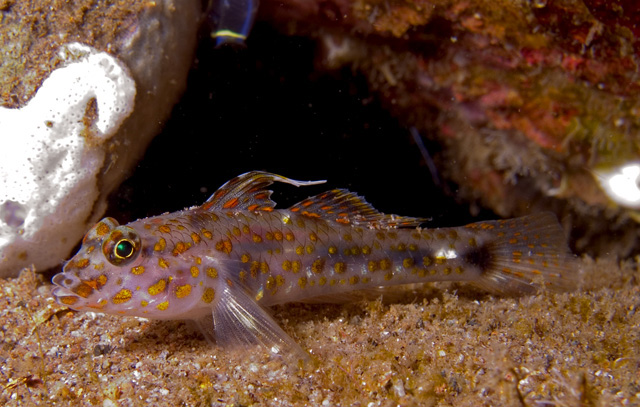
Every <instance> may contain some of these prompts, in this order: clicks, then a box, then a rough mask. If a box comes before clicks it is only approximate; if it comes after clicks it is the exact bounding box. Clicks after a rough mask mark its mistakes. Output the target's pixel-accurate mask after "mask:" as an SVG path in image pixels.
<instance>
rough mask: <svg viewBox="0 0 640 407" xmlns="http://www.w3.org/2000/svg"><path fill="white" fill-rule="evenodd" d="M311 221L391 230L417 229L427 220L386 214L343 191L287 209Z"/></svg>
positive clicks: (321, 196)
mask: <svg viewBox="0 0 640 407" xmlns="http://www.w3.org/2000/svg"><path fill="white" fill-rule="evenodd" d="M289 210H290V211H291V212H297V213H300V214H302V215H304V216H308V217H311V218H321V219H328V220H333V221H336V222H338V223H342V224H346V225H357V226H365V227H369V228H372V229H379V228H390V227H417V226H419V225H420V224H421V223H424V222H427V221H428V220H429V219H425V218H412V217H408V216H398V215H387V214H384V213H382V212H380V211H378V210H377V209H375V208H374V207H373V206H371V204H370V203H369V202H367V201H365V199H364V198H363V197H361V196H359V195H357V194H355V193H353V192H350V191H348V190H346V189H332V190H331V191H326V192H323V193H321V194H318V195H315V196H312V197H310V198H307V199H305V200H303V201H300V202H298V203H297V204H295V205H293V206H292V207H291V208H289Z"/></svg>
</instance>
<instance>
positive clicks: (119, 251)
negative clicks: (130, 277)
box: [113, 239, 134, 259]
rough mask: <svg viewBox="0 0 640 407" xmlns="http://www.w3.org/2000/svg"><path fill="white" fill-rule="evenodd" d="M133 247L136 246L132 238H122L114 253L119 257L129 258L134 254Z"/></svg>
mask: <svg viewBox="0 0 640 407" xmlns="http://www.w3.org/2000/svg"><path fill="white" fill-rule="evenodd" d="M133 249H134V246H133V242H132V241H131V240H126V239H122V240H121V241H119V242H118V244H116V247H115V248H114V250H113V254H115V256H116V258H118V259H127V258H129V257H131V255H132V254H133Z"/></svg>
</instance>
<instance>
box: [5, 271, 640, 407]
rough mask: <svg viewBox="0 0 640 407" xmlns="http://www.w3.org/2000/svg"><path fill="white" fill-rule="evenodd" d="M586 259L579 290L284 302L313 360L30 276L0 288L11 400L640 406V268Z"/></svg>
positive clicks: (432, 291)
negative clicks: (69, 302)
mask: <svg viewBox="0 0 640 407" xmlns="http://www.w3.org/2000/svg"><path fill="white" fill-rule="evenodd" d="M579 265H580V267H581V268H582V278H581V280H582V281H583V283H582V288H581V289H580V290H579V291H577V292H574V293H562V294H556V293H548V292H543V293H541V294H539V295H536V296H527V297H516V298H500V297H494V296H491V295H488V294H486V293H483V292H480V291H478V290H475V289H473V288H470V287H468V286H464V285H456V284H436V285H430V286H427V287H424V288H423V289H422V290H421V291H420V292H417V291H415V287H414V290H413V291H407V292H405V293H404V295H403V296H402V297H400V296H399V295H398V293H397V292H396V293H394V295H393V296H391V298H387V299H377V300H360V301H357V302H355V303H351V304H290V305H287V306H280V307H277V308H275V309H274V314H275V317H276V319H277V320H278V321H279V322H280V323H281V325H282V326H283V327H284V329H285V330H286V331H287V332H288V333H289V334H290V335H292V336H293V337H294V338H295V339H296V340H297V341H298V342H299V343H300V344H301V345H302V347H303V348H304V349H306V350H307V351H308V352H309V353H310V354H311V362H309V363H307V364H306V365H304V366H291V365H287V364H285V363H284V362H283V361H282V360H281V359H279V358H274V357H273V356H269V355H268V354H266V353H265V352H264V351H263V350H262V349H221V348H219V347H217V346H215V345H210V344H209V343H207V342H206V341H205V340H204V339H203V337H202V336H201V335H200V334H199V333H198V332H197V331H195V330H193V329H192V328H191V326H190V325H189V324H187V323H185V322H182V321H168V322H167V321H163V322H160V321H149V320H145V319H139V318H132V317H117V316H111V315H102V314H93V313H78V312H74V311H70V310H69V309H67V308H66V307H63V306H61V305H58V304H56V303H55V302H54V300H53V298H51V296H50V294H49V293H50V288H51V286H50V283H49V282H48V281H44V280H45V279H44V278H43V277H42V276H41V275H40V274H37V273H35V272H34V271H33V270H24V271H23V272H22V273H21V275H20V276H19V277H18V278H15V279H8V280H0V288H1V291H0V292H1V294H0V323H1V326H2V329H1V330H0V340H1V343H2V347H1V348H0V360H1V361H2V365H1V368H0V371H1V374H2V379H1V385H2V389H0V405H6V406H24V405H64V406H68V405H87V406H89V405H98V406H100V405H101V406H149V405H154V406H227V405H228V406H253V405H255V406H261V405H264V406H271V405H278V406H290V405H301V406H302V405H323V406H334V405H340V406H393V405H401V406H413V405H420V406H432V405H455V406H546V405H549V406H605V405H606V406H610V405H637V404H639V403H640V356H639V355H638V349H639V344H640V330H639V328H638V325H639V323H640V314H639V313H638V312H637V310H638V308H639V307H640V304H639V301H638V298H639V296H638V294H639V290H640V289H639V287H638V278H639V277H640V274H639V271H638V264H637V263H634V262H631V261H627V262H622V263H618V262H616V261H613V260H598V261H593V260H591V259H590V258H583V259H581V260H580V262H579Z"/></svg>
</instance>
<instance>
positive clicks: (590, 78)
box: [263, 0, 640, 255]
mask: <svg viewBox="0 0 640 407" xmlns="http://www.w3.org/2000/svg"><path fill="white" fill-rule="evenodd" d="M263 4H264V10H263V18H265V19H267V20H268V21H270V22H272V23H273V24H274V25H277V26H278V27H280V28H281V30H282V31H283V32H287V33H297V34H304V35H311V36H313V37H316V38H318V39H319V45H320V50H321V51H320V52H319V54H318V62H319V66H324V67H326V68H327V69H335V68H336V67H339V66H344V65H345V64H346V65H347V66H351V67H353V68H354V69H356V70H358V71H359V72H361V73H363V74H364V75H365V76H366V77H367V78H368V82H369V86H370V88H371V89H372V90H373V91H374V92H375V94H376V95H377V96H378V97H379V98H380V99H381V100H382V102H383V103H384V104H385V106H386V107H387V108H388V109H389V110H390V111H391V112H393V114H394V115H396V116H397V117H399V118H401V120H402V122H403V123H404V124H405V125H406V126H407V127H411V126H415V127H416V129H417V130H419V131H420V133H421V134H422V136H423V137H426V138H429V139H432V140H436V141H437V142H438V143H439V144H440V146H442V151H441V152H440V153H439V154H437V155H436V156H435V157H434V159H435V162H436V164H437V166H438V171H439V172H440V173H441V174H443V175H445V177H446V178H447V179H448V180H450V181H453V183H454V184H455V185H456V186H457V189H458V191H457V195H458V196H459V197H461V198H464V199H466V200H468V201H471V202H474V203H475V202H477V203H479V204H480V206H483V207H488V208H490V209H492V210H493V211H495V212H496V213H498V214H499V215H501V216H505V217H509V216H515V215H520V214H523V213H529V212H532V211H539V210H552V211H554V212H556V214H558V215H559V216H560V217H561V218H563V219H564V221H565V223H566V226H568V227H569V228H570V229H572V230H573V238H574V245H575V248H577V249H578V250H581V251H582V250H586V251H591V252H593V253H597V252H615V253H618V254H620V255H629V254H632V253H636V252H637V250H636V249H634V247H637V243H638V240H637V236H638V231H639V230H640V229H639V227H638V223H637V220H638V212H637V209H638V204H639V203H640V199H638V198H636V197H640V189H639V188H638V185H637V184H638V176H637V174H636V175H635V176H633V175H628V172H625V170H624V169H625V168H627V167H629V166H630V165H633V163H635V162H637V161H638V158H639V157H640V147H639V145H640V136H639V134H640V98H639V97H638V94H639V91H640V81H639V79H638V78H639V75H638V63H637V61H638V56H639V55H640V41H639V37H638V35H639V34H638V29H637V26H639V25H640V17H638V13H637V10H638V6H637V5H636V3H635V2H632V1H622V0H621V1H615V2H607V3H604V2H600V1H585V2H582V1H572V0H567V1H529V0H521V1H511V0H509V1H497V2H496V1H479V2H478V1H474V2H469V1H460V0H403V1H380V0H369V1H361V0H353V1H349V0H330V1H309V2H298V1H287V0H284V1H269V0H265V1H264V2H263ZM425 159H426V160H430V158H429V157H428V156H426V155H425ZM633 168H636V167H632V169H633ZM633 171H635V170H633ZM636 172H637V171H636ZM636 172H633V173H634V174H635V173H636ZM624 174H627V175H624ZM616 177H617V178H616ZM621 180H624V183H623V184H622V187H621V188H618V187H614V188H611V183H614V184H616V185H617V183H619V182H620V181H621ZM620 191H622V192H620ZM611 234H615V235H616V237H617V238H616V240H615V242H612V240H611V239H609V238H608V237H605V238H602V237H603V236H609V235H611Z"/></svg>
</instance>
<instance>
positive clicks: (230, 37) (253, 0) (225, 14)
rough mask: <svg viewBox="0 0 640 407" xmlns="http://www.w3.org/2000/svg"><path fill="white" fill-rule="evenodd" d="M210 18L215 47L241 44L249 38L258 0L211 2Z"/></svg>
mask: <svg viewBox="0 0 640 407" xmlns="http://www.w3.org/2000/svg"><path fill="white" fill-rule="evenodd" d="M211 8H212V13H211V15H212V18H213V20H214V24H215V31H213V32H212V33H211V37H213V38H214V39H215V40H216V46H221V45H224V44H230V43H235V44H242V43H244V41H245V40H246V39H247V37H248V36H249V31H251V27H252V26H253V21H254V20H255V17H256V13H257V11H258V0H213V4H212V6H211Z"/></svg>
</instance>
